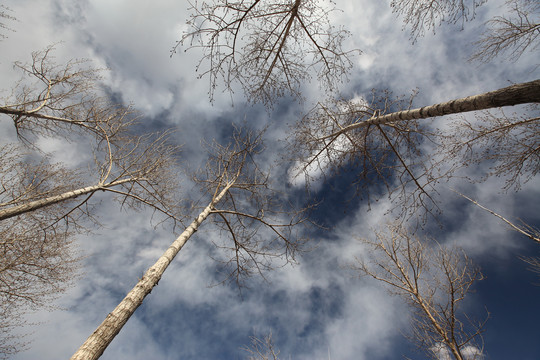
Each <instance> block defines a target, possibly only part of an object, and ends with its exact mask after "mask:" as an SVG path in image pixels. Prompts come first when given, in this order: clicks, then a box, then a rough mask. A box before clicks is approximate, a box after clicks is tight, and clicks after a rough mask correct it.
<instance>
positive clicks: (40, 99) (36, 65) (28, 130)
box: [0, 46, 135, 146]
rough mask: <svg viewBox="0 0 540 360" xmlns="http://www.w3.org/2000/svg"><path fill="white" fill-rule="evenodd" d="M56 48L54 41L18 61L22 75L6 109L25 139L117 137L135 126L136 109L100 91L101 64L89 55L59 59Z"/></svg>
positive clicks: (30, 141)
mask: <svg viewBox="0 0 540 360" xmlns="http://www.w3.org/2000/svg"><path fill="white" fill-rule="evenodd" d="M53 51H54V46H49V47H47V48H46V49H45V50H43V51H36V52H33V53H32V61H31V62H30V63H21V62H16V63H15V68H16V69H18V70H19V71H21V72H22V77H21V79H20V80H19V81H18V82H17V84H15V85H14V86H13V87H12V90H11V95H9V96H8V97H6V98H5V99H3V104H2V106H0V114H5V115H7V116H9V117H11V119H12V121H13V125H14V126H15V130H16V132H17V135H18V137H19V139H20V140H22V141H23V142H24V143H25V144H26V145H28V146H32V144H33V141H34V140H35V138H36V137H37V136H45V137H63V138H66V139H73V138H74V136H76V135H92V136H93V137H94V138H96V139H98V140H105V141H111V139H113V138H115V136H117V135H118V136H119V135H121V134H122V133H124V132H126V131H127V129H129V128H130V127H132V126H133V125H134V122H135V117H134V116H133V112H132V111H130V109H126V108H124V107H122V106H118V105H117V104H114V103H112V102H110V101H109V100H107V99H106V98H104V97H102V96H100V94H99V90H100V89H99V80H100V76H99V75H100V73H101V71H100V70H99V69H96V68H93V67H91V66H87V64H88V61H85V60H72V61H69V62H67V63H66V64H61V65H59V64H56V63H55V62H54V61H53V59H54V56H53Z"/></svg>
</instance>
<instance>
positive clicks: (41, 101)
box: [0, 48, 182, 355]
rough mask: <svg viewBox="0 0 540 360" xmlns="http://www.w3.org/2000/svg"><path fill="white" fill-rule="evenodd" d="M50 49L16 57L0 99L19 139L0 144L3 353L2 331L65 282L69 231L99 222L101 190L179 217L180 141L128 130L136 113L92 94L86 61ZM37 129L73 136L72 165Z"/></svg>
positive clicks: (159, 217) (73, 258)
mask: <svg viewBox="0 0 540 360" xmlns="http://www.w3.org/2000/svg"><path fill="white" fill-rule="evenodd" d="M51 58H52V48H47V50H45V51H44V52H37V53H34V54H33V56H32V59H33V60H32V62H31V64H30V65H21V64H17V65H16V68H18V69H20V70H22V71H23V74H24V75H25V76H24V77H23V79H21V81H20V82H19V83H18V84H16V85H15V86H14V87H13V91H12V94H11V95H10V96H8V97H7V98H6V99H5V105H4V106H1V107H0V116H1V117H2V119H6V118H11V119H12V121H13V123H14V125H15V129H16V131H17V134H18V135H19V139H20V140H21V142H20V143H19V144H11V143H8V144H5V145H3V146H2V147H0V186H1V187H0V234H1V237H0V254H2V256H1V257H0V312H1V314H0V315H1V316H2V321H1V322H0V323H1V324H2V326H0V332H3V333H2V335H6V336H5V337H3V338H2V339H0V351H4V353H5V354H6V355H9V354H11V353H13V352H15V351H18V349H20V347H21V344H20V343H19V344H14V343H13V342H12V340H14V339H13V338H12V337H10V336H9V333H10V332H11V330H12V329H13V328H14V327H15V326H17V325H21V324H22V322H23V321H22V318H21V317H22V315H24V313H25V312H26V311H27V310H28V309H37V308H39V307H47V305H48V304H49V303H50V301H51V300H52V299H53V298H54V297H55V296H58V295H59V294H61V293H62V292H63V291H64V290H65V289H66V288H67V287H68V286H69V285H70V284H72V280H73V279H74V277H75V275H76V270H77V264H78V262H77V260H78V259H79V256H78V255H77V254H76V252H75V251H74V249H73V244H72V242H73V239H74V235H76V234H77V233H80V232H83V231H84V232H88V231H92V230H93V228H94V227H95V226H99V223H100V219H99V217H98V216H97V212H96V208H95V206H96V205H97V204H98V203H99V202H100V200H103V199H104V195H107V194H109V195H111V196H110V197H108V199H116V200H117V201H118V202H119V203H120V206H121V207H122V208H129V209H132V210H138V209H140V208H142V207H149V208H151V209H152V210H153V211H154V214H155V215H156V216H155V217H153V219H155V220H156V222H161V221H164V220H166V219H171V220H172V221H173V224H174V225H176V223H177V222H178V221H182V218H181V217H180V214H181V211H179V208H180V203H179V201H178V199H177V194H178V182H177V181H176V178H177V176H176V172H177V169H176V167H177V155H178V150H179V147H178V146H176V145H174V144H172V143H171V141H170V132H162V133H158V134H146V135H137V134H135V133H134V131H133V130H134V127H135V125H136V116H135V114H134V113H133V112H132V111H131V110H130V109H128V108H123V107H121V106H117V105H114V104H111V103H109V102H107V101H105V100H103V99H102V98H100V97H98V95H97V94H98V85H97V81H98V80H99V78H98V77H97V76H96V71H95V69H90V68H84V67H83V66H84V62H77V61H71V62H68V63H67V64H66V65H63V66H60V65H55V64H54V63H53V62H52V60H51ZM38 137H51V138H56V139H58V138H61V139H65V140H67V141H69V142H76V143H77V144H78V147H79V149H81V150H82V149H84V150H83V151H81V152H80V156H79V160H80V164H82V165H81V167H80V168H77V169H75V168H72V167H71V168H70V167H68V166H66V165H63V164H58V163H55V162H54V161H53V157H52V156H51V155H49V154H46V153H44V152H43V150H42V149H40V148H39V146H38V145H37V143H36V142H35V140H36V139H37V138H38ZM85 146H87V147H86V148H85ZM93 200H97V201H93ZM90 225H91V226H90ZM15 340H17V339H15ZM4 344H5V346H4Z"/></svg>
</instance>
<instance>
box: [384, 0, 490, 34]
mask: <svg viewBox="0 0 540 360" xmlns="http://www.w3.org/2000/svg"><path fill="white" fill-rule="evenodd" d="M486 2H487V0H440V1H429V0H392V1H391V2H390V6H391V7H392V10H393V11H394V12H395V13H398V14H400V15H403V22H404V26H410V28H411V38H412V39H413V40H416V39H417V38H418V37H419V36H423V35H424V33H425V31H426V30H432V31H433V32H435V28H436V27H437V26H439V25H441V24H442V23H450V24H456V23H458V22H461V23H462V25H463V24H464V23H465V22H466V21H469V20H472V19H474V16H475V13H476V8H477V7H479V6H481V5H483V4H484V3H486Z"/></svg>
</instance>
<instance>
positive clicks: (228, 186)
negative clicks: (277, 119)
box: [71, 130, 306, 360]
mask: <svg viewBox="0 0 540 360" xmlns="http://www.w3.org/2000/svg"><path fill="white" fill-rule="evenodd" d="M213 150H214V152H213V153H211V156H210V159H209V161H208V163H207V167H206V169H205V170H204V174H205V176H204V177H202V178H198V181H199V182H200V184H201V185H202V187H203V189H205V190H206V191H207V194H208V196H209V202H208V204H207V205H206V206H205V207H204V209H203V210H202V211H201V212H200V213H199V215H198V216H197V217H196V218H195V220H193V222H192V223H191V224H190V225H189V226H188V227H186V229H185V230H184V232H182V234H180V236H178V238H177V239H176V240H175V241H174V242H173V243H172V244H171V245H170V246H169V248H168V249H167V250H166V251H165V252H164V253H163V255H162V256H161V257H160V258H159V259H158V260H157V261H156V262H155V263H154V265H152V266H151V267H150V268H149V269H148V270H147V271H146V273H145V274H144V276H143V277H142V278H141V279H140V280H139V282H138V283H137V285H135V287H134V288H133V289H132V290H131V291H130V292H129V293H128V294H127V295H126V297H125V298H124V299H123V300H122V301H121V302H120V303H119V304H118V306H117V307H116V308H115V309H114V310H113V311H112V312H111V313H110V314H109V315H107V317H106V319H105V320H104V321H103V322H102V323H101V325H99V326H98V328H97V329H96V330H95V331H94V333H93V334H92V335H90V337H89V338H88V339H87V340H86V341H85V342H84V344H83V345H82V346H81V347H80V348H79V350H78V351H77V352H76V353H75V354H74V355H73V356H72V358H71V359H72V360H75V359H97V358H99V357H100V356H101V354H102V353H103V351H105V349H106V347H107V346H108V345H109V344H110V343H111V341H112V340H113V339H114V337H115V336H116V335H117V334H118V333H119V332H120V330H121V329H122V327H123V326H124V324H125V323H126V322H127V321H128V320H129V318H130V317H131V316H132V315H133V313H134V312H135V310H136V309H137V308H138V307H139V306H140V305H141V304H142V302H143V300H144V298H145V297H146V296H147V295H148V294H150V292H151V291H152V289H153V288H154V287H155V286H156V285H157V284H158V282H159V280H160V279H161V277H162V275H163V273H164V272H165V270H166V269H167V267H168V266H169V264H170V263H171V262H172V260H173V259H174V257H175V256H176V255H177V254H178V252H179V251H180V250H181V249H182V247H183V246H184V245H185V243H186V242H187V241H188V240H189V239H190V237H191V236H192V235H193V234H194V233H195V232H196V231H197V230H198V228H199V227H200V225H201V224H202V223H203V222H204V221H205V220H207V219H208V217H209V216H210V215H214V224H215V225H217V226H218V228H220V229H222V230H223V232H225V233H228V234H229V242H228V243H225V242H222V243H219V242H215V243H214V244H215V245H216V246H217V247H218V248H220V249H222V250H224V252H225V253H226V260H224V261H223V262H222V265H223V266H224V268H225V269H226V270H227V273H228V275H227V276H226V279H225V280H227V279H229V280H234V281H236V283H237V284H238V285H242V283H243V279H244V278H245V277H246V276H250V275H252V274H253V273H259V274H262V273H263V272H264V271H266V270H271V269H272V268H273V261H272V260H273V259H284V261H285V262H291V261H294V259H295V254H296V252H297V251H298V250H300V248H301V245H302V243H303V241H304V240H303V239H302V238H300V237H297V236H296V234H295V233H294V231H295V226H296V225H300V224H303V223H304V222H306V218H305V216H304V211H299V212H297V211H294V210H291V209H290V208H289V209H288V208H287V206H284V205H283V202H282V201H280V200H283V199H280V197H279V194H278V193H276V192H275V191H273V190H271V188H270V187H269V182H268V181H269V177H268V174H266V173H264V172H263V171H261V169H259V167H258V166H257V164H256V163H255V160H254V156H255V155H256V154H257V153H259V152H260V151H261V150H262V145H261V134H255V133H253V132H250V131H242V130H237V131H235V133H234V135H233V142H232V143H231V144H229V145H228V146H221V145H219V144H217V143H215V144H213ZM284 216H287V218H288V219H289V220H283V217H284ZM287 221H288V222H287Z"/></svg>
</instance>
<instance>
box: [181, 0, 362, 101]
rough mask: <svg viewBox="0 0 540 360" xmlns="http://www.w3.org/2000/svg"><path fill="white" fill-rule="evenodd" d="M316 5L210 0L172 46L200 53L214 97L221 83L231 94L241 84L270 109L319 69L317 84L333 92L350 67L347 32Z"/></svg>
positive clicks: (301, 0)
mask: <svg viewBox="0 0 540 360" xmlns="http://www.w3.org/2000/svg"><path fill="white" fill-rule="evenodd" d="M326 6H327V5H326V3H322V2H320V1H315V0H295V1H289V0H277V1H276V0H250V1H245V0H236V1H223V0H209V1H203V2H201V3H198V2H195V3H194V4H193V3H192V5H191V10H192V11H193V15H192V17H191V19H190V20H189V22H188V25H189V26H190V28H191V29H190V30H189V31H188V32H187V33H185V34H184V35H183V37H182V40H181V41H179V42H178V44H177V45H176V46H175V47H174V49H173V52H175V51H176V49H177V48H178V46H180V45H181V44H183V43H185V42H188V41H189V44H190V48H191V47H194V48H202V49H203V57H202V59H201V61H200V63H199V65H198V67H197V70H198V71H200V74H201V75H200V76H201V77H202V76H206V75H207V76H208V77H209V81H210V92H209V94H210V97H211V98H212V97H213V94H214V91H215V88H216V87H217V86H218V83H219V81H220V80H222V81H223V82H224V84H225V88H226V89H227V90H232V84H233V83H234V82H239V83H240V85H241V86H242V88H243V89H244V92H245V93H246V95H247V97H248V99H249V100H250V101H253V102H258V101H260V102H262V103H265V104H266V105H269V104H271V103H273V102H274V101H275V99H276V98H278V97H281V96H284V95H286V94H287V93H289V94H290V95H292V96H294V97H298V98H301V93H300V85H301V83H302V82H303V81H304V80H307V79H310V78H311V73H310V72H311V71H312V70H315V72H316V73H317V78H318V80H319V83H320V84H321V85H322V86H324V87H326V88H327V89H334V88H335V86H336V85H337V83H339V82H340V81H341V80H342V79H343V78H344V76H345V75H346V73H347V71H348V70H349V69H350V67H351V66H352V62H351V60H350V56H351V55H352V51H344V50H343V49H342V44H343V41H344V40H345V39H346V38H347V37H348V36H349V33H348V32H347V31H345V30H343V29H341V28H338V27H336V26H334V25H332V24H331V23H330V20H329V14H330V13H331V12H332V11H334V10H335V9H333V8H328V7H326Z"/></svg>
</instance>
